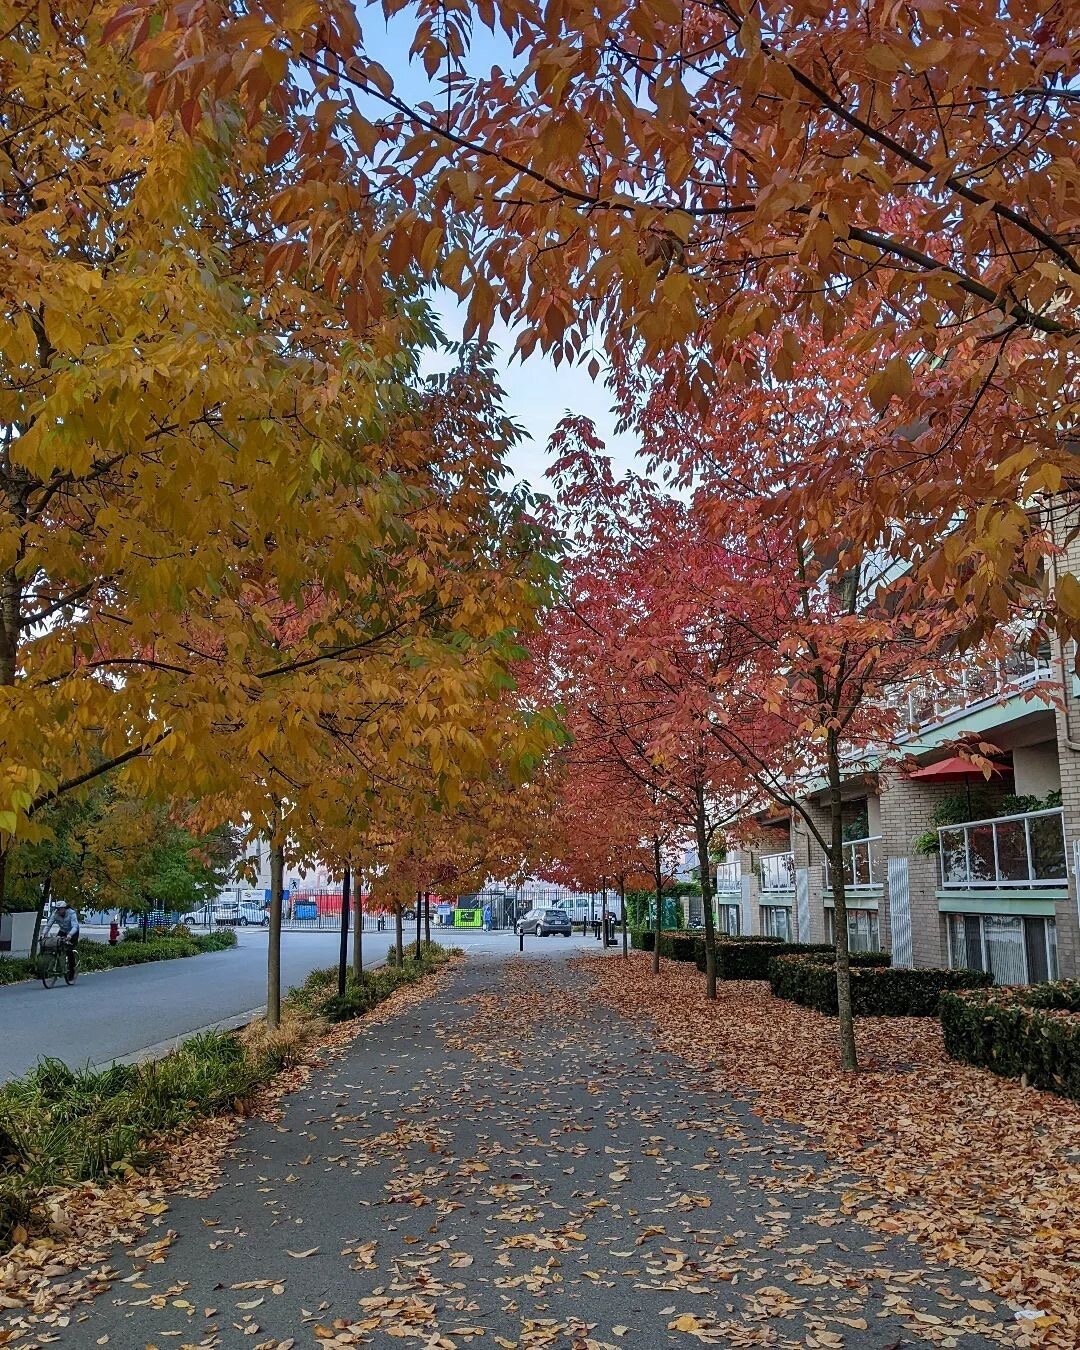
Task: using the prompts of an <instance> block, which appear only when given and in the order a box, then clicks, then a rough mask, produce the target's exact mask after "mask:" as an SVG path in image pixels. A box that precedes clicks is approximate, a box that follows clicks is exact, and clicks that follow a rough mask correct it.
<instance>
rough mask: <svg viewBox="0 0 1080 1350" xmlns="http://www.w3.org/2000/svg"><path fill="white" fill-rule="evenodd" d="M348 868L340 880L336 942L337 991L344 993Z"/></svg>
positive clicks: (347, 922) (346, 957) (347, 929)
mask: <svg viewBox="0 0 1080 1350" xmlns="http://www.w3.org/2000/svg"><path fill="white" fill-rule="evenodd" d="M349 880H350V878H349V868H348V864H346V866H345V875H344V877H342V880H341V941H340V942H339V943H338V966H337V991H338V993H339V994H342V995H343V994H344V993H345V980H346V977H347V976H348V973H349Z"/></svg>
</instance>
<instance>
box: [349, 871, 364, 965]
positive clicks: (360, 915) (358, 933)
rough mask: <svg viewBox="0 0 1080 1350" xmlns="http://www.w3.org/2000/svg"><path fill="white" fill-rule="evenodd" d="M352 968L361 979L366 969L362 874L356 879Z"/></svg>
mask: <svg viewBox="0 0 1080 1350" xmlns="http://www.w3.org/2000/svg"><path fill="white" fill-rule="evenodd" d="M352 968H353V974H354V975H355V976H356V978H357V979H358V980H359V978H360V976H361V975H362V974H363V971H364V877H363V874H361V875H360V876H359V877H357V880H356V902H355V904H354V905H353V939H352Z"/></svg>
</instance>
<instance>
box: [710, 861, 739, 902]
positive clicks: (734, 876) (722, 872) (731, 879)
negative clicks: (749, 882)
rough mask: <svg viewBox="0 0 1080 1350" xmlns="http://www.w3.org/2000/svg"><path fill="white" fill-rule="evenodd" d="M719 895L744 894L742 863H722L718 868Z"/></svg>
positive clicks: (717, 884)
mask: <svg viewBox="0 0 1080 1350" xmlns="http://www.w3.org/2000/svg"><path fill="white" fill-rule="evenodd" d="M716 893H717V895H741V894H742V863H737V862H729V863H721V864H720V866H719V867H718V868H717V869H716Z"/></svg>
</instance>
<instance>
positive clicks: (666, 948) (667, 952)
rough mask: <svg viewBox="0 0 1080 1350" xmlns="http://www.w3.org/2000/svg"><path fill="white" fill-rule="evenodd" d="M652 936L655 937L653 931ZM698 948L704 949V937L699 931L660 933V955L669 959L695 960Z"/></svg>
mask: <svg viewBox="0 0 1080 1350" xmlns="http://www.w3.org/2000/svg"><path fill="white" fill-rule="evenodd" d="M653 937H654V939H655V937H656V934H655V933H654V934H653ZM699 949H700V950H701V951H702V952H704V950H705V939H704V938H703V937H702V936H701V935H700V934H699V933H661V934H660V955H661V956H664V957H667V959H668V960H669V961H696V960H697V959H698V951H699ZM649 950H650V951H651V950H652V948H649Z"/></svg>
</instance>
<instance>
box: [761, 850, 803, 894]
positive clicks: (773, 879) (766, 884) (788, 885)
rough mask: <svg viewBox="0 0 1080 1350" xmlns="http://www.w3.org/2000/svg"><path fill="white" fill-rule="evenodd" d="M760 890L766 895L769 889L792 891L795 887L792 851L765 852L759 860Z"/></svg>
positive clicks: (772, 890)
mask: <svg viewBox="0 0 1080 1350" xmlns="http://www.w3.org/2000/svg"><path fill="white" fill-rule="evenodd" d="M759 874H760V877H761V890H762V894H763V895H766V894H768V893H769V892H770V891H771V892H773V893H774V894H775V893H776V892H786V891H793V890H794V889H795V855H794V853H766V854H764V855H763V856H762V858H761V862H760V871H759Z"/></svg>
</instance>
